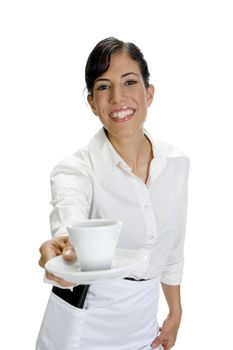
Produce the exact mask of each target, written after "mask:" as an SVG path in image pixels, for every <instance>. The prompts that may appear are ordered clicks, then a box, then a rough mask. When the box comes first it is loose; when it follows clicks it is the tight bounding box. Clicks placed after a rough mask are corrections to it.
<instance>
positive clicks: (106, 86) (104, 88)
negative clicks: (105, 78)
mask: <svg viewBox="0 0 233 350" xmlns="http://www.w3.org/2000/svg"><path fill="white" fill-rule="evenodd" d="M108 88H109V86H108V85H99V86H97V90H99V91H102V90H107V89H108Z"/></svg>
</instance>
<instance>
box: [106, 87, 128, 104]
mask: <svg viewBox="0 0 233 350" xmlns="http://www.w3.org/2000/svg"><path fill="white" fill-rule="evenodd" d="M124 99H125V95H124V93H123V91H122V89H121V87H118V86H113V87H112V89H111V94H110V103H119V102H121V101H123V100H124Z"/></svg>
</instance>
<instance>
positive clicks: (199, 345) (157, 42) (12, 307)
mask: <svg viewBox="0 0 233 350" xmlns="http://www.w3.org/2000/svg"><path fill="white" fill-rule="evenodd" d="M231 5H232V1H230V0H229V1H227V0H219V1H215V0H212V1H208V0H195V1H189V0H183V1H182V0H167V1H166V0H160V1H156V0H155V1H152V0H151V1H150V0H144V1H141V0H140V1H136V0H128V1H126V0H124V1H122V0H116V1H109V0H102V1H101V0H99V1H90V0H89V1H86V2H85V3H83V2H81V1H78V0H77V1H69V0H67V1H58V0H56V1H50V0H46V1H43V0H40V1H10V0H8V1H1V4H0V35H1V39H0V50H1V54H0V60H1V63H0V99H1V102H0V109H1V110H0V113H1V127H0V133H1V136H0V141H1V147H0V150H1V173H0V174H1V181H0V186H1V187H0V195H1V200H0V203H1V254H0V259H1V261H0V264H1V265H0V267H1V297H0V302H1V305H0V315H1V316H0V317H1V319H2V321H3V323H2V321H1V325H2V326H1V344H3V343H5V347H4V348H5V349H16V348H17V349H24V350H31V349H34V346H35V345H34V344H35V340H36V337H37V333H38V330H39V327H40V323H41V320H42V316H43V313H44V309H45V306H46V303H47V298H48V295H49V291H50V286H48V285H46V284H44V283H43V281H42V280H43V271H42V269H40V268H39V266H38V265H37V261H38V259H39V252H38V249H39V246H40V244H41V242H43V241H44V240H46V239H48V238H49V237H50V229H49V213H50V210H51V206H50V204H49V201H50V184H49V175H50V172H51V170H52V168H53V167H54V166H55V165H56V163H57V162H58V161H59V160H60V159H61V158H62V157H63V156H65V155H67V154H71V153H73V152H75V151H76V150H77V149H79V148H80V147H82V146H83V145H85V144H86V143H87V142H88V140H89V139H90V137H91V136H92V135H93V134H94V133H95V132H96V131H97V130H98V129H99V127H100V124H99V122H98V120H97V118H96V117H94V116H92V114H91V112H90V110H89V108H88V107H87V105H86V104H85V95H84V96H83V89H84V87H85V83H84V65H85V61H86V59H87V56H88V54H89V52H90V51H91V49H92V48H93V47H94V45H95V44H96V43H97V42H98V41H99V40H101V39H103V38H105V37H107V36H112V35H113V36H116V37H118V38H120V39H122V40H125V41H132V42H134V43H136V44H137V45H138V46H139V47H140V48H141V50H142V51H143V53H144V54H145V57H146V59H147V61H148V64H149V67H150V71H151V82H152V83H154V84H155V86H156V95H155V100H154V103H153V106H152V107H151V108H150V110H149V116H148V121H147V123H146V128H147V129H148V130H149V131H150V132H151V133H152V134H153V135H154V137H155V138H159V139H162V140H165V141H167V142H170V143H173V144H176V145H177V146H179V147H180V148H182V149H183V150H184V151H185V152H186V153H187V154H188V155H189V157H190V159H191V172H190V182H189V216H188V225H187V240H186V249H185V256H186V264H185V272H184V278H183V286H182V298H183V308H184V314H183V322H182V326H181V329H180V333H179V337H178V340H177V345H176V346H175V349H178V350H187V349H188V350H195V349H201V350H202V349H208V350H209V349H216V350H217V349H230V348H232V344H231V343H232V341H231V333H232V320H231V319H230V320H229V319H228V315H231V314H232V311H233V310H232V295H233V291H232V283H231V282H232V243H231V242H232V241H230V237H231V235H232V233H233V230H232V229H233V225H232V198H233V186H232V179H233V167H232V160H233V157H232V151H233V140H232V124H231V120H232V119H233V107H232V98H233V68H232V67H233V47H232V33H233V21H232V18H233V11H232V8H231ZM230 283H231V284H230ZM166 312H167V310H166V308H165V304H164V301H163V299H162V301H161V307H160V312H159V320H160V322H161V321H162V320H163V318H164V317H165V315H166ZM0 346H1V347H2V345H0ZM64 350H65V349H64Z"/></svg>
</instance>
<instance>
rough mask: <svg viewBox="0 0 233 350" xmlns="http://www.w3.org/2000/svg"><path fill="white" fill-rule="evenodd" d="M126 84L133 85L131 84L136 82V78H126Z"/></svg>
mask: <svg viewBox="0 0 233 350" xmlns="http://www.w3.org/2000/svg"><path fill="white" fill-rule="evenodd" d="M125 84H126V85H133V84H137V81H136V80H127V81H126V82H125Z"/></svg>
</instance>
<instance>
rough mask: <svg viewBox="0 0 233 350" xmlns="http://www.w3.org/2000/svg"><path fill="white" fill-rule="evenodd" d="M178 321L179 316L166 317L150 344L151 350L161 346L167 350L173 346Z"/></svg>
mask: <svg viewBox="0 0 233 350" xmlns="http://www.w3.org/2000/svg"><path fill="white" fill-rule="evenodd" d="M180 320H181V317H180V316H178V317H177V316H172V315H168V317H167V318H166V320H165V321H164V322H163V325H162V327H161V328H159V331H160V333H159V335H158V336H157V337H156V338H155V340H154V341H153V343H152V344H151V347H152V349H156V348H157V347H159V346H160V345H162V346H163V348H164V350H169V349H171V348H172V347H173V346H174V344H175V342H176V337H177V333H178V329H179V325H180Z"/></svg>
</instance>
